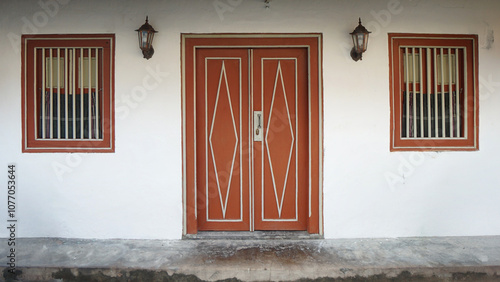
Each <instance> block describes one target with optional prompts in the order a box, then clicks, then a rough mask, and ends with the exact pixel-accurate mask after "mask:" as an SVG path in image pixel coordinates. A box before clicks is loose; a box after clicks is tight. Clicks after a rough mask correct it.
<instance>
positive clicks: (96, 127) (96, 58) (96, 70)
mask: <svg viewBox="0 0 500 282" xmlns="http://www.w3.org/2000/svg"><path fill="white" fill-rule="evenodd" d="M94 72H95V90H94V91H95V99H94V101H95V116H94V118H95V138H96V139H99V132H100V122H99V48H95V70H94Z"/></svg>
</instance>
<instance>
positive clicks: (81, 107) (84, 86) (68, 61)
mask: <svg viewBox="0 0 500 282" xmlns="http://www.w3.org/2000/svg"><path fill="white" fill-rule="evenodd" d="M22 42H23V46H22V47H23V48H22V51H23V52H22V60H23V72H22V77H23V79H22V80H23V81H22V82H23V92H24V93H23V94H24V95H23V119H24V121H23V152H83V151H87V152H113V151H114V146H113V145H114V140H113V135H114V134H113V120H114V118H113V84H114V83H113V80H114V74H113V71H114V63H113V58H114V35H95V34H93V35H25V36H23V41H22Z"/></svg>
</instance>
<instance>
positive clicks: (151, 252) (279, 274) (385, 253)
mask: <svg viewBox="0 0 500 282" xmlns="http://www.w3.org/2000/svg"><path fill="white" fill-rule="evenodd" d="M4 242H5V243H2V244H1V245H0V257H2V258H4V259H2V260H3V261H5V258H6V256H7V254H8V246H7V243H6V242H7V241H4ZM16 260H17V261H16V264H17V265H16V269H17V270H18V275H17V277H12V276H8V275H7V274H8V273H6V270H7V269H6V268H5V263H2V264H1V265H0V268H2V267H3V269H2V270H3V274H4V276H3V277H4V279H7V278H9V277H11V278H17V279H18V280H19V281H174V280H183V281H196V280H198V279H201V280H209V281H216V280H223V279H229V278H236V279H239V280H243V281H294V280H299V279H305V281H307V279H318V281H321V279H319V278H325V277H327V278H328V279H326V278H325V279H323V281H328V280H330V281H368V280H369V281H454V280H461V281H500V236H484V237H419V238H390V239H336V240H324V239H291V240H290V239H271V238H263V239H259V240H255V239H248V238H238V237H234V238H233V239H230V240H220V239H206V238H205V239H201V240H78V239H57V238H25V239H17V243H16ZM173 275H174V276H173ZM0 279H1V278H0ZM113 279H114V280H113ZM169 279H170V280H169ZM356 279H359V280H356Z"/></svg>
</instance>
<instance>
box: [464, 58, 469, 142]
mask: <svg viewBox="0 0 500 282" xmlns="http://www.w3.org/2000/svg"><path fill="white" fill-rule="evenodd" d="M463 50H464V51H463V52H464V68H463V69H464V70H467V69H468V67H467V49H465V48H464V49H463ZM467 75H468V72H467V71H464V137H465V138H467V137H468V128H467V127H468V124H469V123H468V122H467V121H468V120H469V119H468V118H469V111H468V108H467V105H468V104H469V103H468V98H467V89H468V88H467V87H468V83H467V82H468V80H469V79H468V78H467Z"/></svg>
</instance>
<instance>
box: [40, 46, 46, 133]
mask: <svg viewBox="0 0 500 282" xmlns="http://www.w3.org/2000/svg"><path fill="white" fill-rule="evenodd" d="M41 90H42V136H41V138H42V139H45V137H46V133H45V131H46V127H47V125H46V124H45V96H47V94H46V93H45V48H42V89H41Z"/></svg>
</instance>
